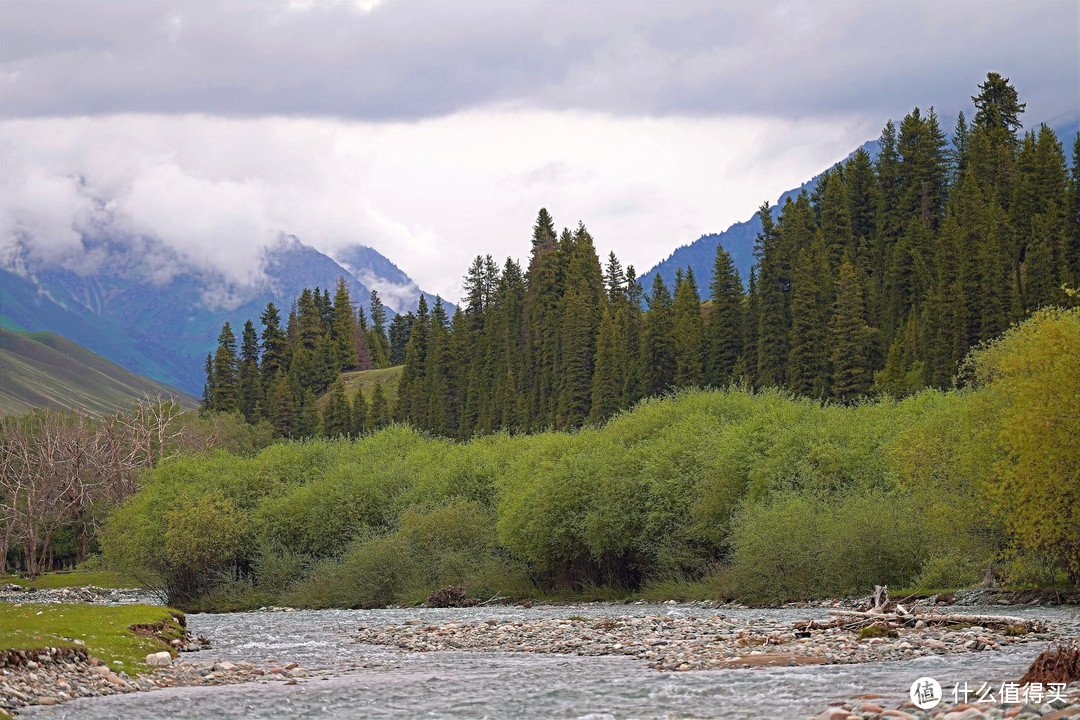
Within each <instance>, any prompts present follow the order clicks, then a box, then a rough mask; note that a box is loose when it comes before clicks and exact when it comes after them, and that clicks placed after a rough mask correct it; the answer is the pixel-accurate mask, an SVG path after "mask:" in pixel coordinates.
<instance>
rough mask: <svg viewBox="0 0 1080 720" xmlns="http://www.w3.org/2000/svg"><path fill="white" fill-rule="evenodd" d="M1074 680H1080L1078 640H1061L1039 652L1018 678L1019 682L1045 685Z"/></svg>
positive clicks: (1079, 648)
mask: <svg viewBox="0 0 1080 720" xmlns="http://www.w3.org/2000/svg"><path fill="white" fill-rule="evenodd" d="M1076 680H1080V641H1077V640H1062V641H1059V642H1057V643H1055V644H1054V645H1051V646H1050V647H1049V648H1047V649H1046V650H1044V651H1043V652H1041V653H1039V657H1037V658H1035V662H1033V663H1031V667H1029V668H1028V669H1027V672H1026V673H1024V677H1022V678H1020V684H1021V685H1028V684H1031V683H1043V684H1044V685H1047V684H1050V683H1071V682H1075V681H1076Z"/></svg>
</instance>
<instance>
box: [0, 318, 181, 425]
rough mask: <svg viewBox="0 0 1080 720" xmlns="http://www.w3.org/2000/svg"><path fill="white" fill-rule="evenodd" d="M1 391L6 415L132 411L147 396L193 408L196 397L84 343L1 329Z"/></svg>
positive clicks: (0, 395) (1, 405)
mask: <svg viewBox="0 0 1080 720" xmlns="http://www.w3.org/2000/svg"><path fill="white" fill-rule="evenodd" d="M0 365H2V366H3V367H4V383H3V386H2V387H0V407H3V414H12V415H18V414H23V413H26V412H29V411H30V410H33V409H34V408H39V407H59V408H71V409H77V410H84V411H88V412H92V413H100V412H106V413H107V412H110V411H113V410H127V409H129V408H130V407H131V406H132V405H134V404H135V403H137V402H139V400H141V399H142V397H143V396H144V395H149V396H150V397H154V396H156V395H163V396H165V397H173V398H174V399H175V400H176V401H177V402H179V403H180V404H181V405H183V406H184V407H185V408H190V409H194V408H195V407H196V405H197V401H196V399H195V398H194V397H192V396H191V395H188V394H187V393H183V392H181V391H180V390H177V389H176V388H173V387H170V386H168V385H165V384H163V383H160V382H157V381H154V380H150V379H149V378H145V377H142V376H140V375H136V374H135V373H133V372H130V371H129V370H125V369H124V368H122V367H120V366H119V365H116V364H115V363H113V362H110V361H109V360H106V359H105V358H103V357H101V356H100V355H98V354H96V353H93V352H91V351H90V350H87V349H86V348H84V347H82V346H81V345H77V344H76V343H73V342H71V341H70V340H67V339H66V338H63V337H61V336H59V335H56V334H54V333H49V332H36V333H20V332H10V331H8V330H5V329H3V328H0Z"/></svg>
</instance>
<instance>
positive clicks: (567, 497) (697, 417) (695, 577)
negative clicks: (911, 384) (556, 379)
mask: <svg viewBox="0 0 1080 720" xmlns="http://www.w3.org/2000/svg"><path fill="white" fill-rule="evenodd" d="M1077 325H1078V321H1077V314H1076V311H1075V310H1072V311H1068V312H1064V311H1048V312H1044V313H1040V314H1037V315H1036V316H1035V317H1034V318H1033V319H1031V320H1029V321H1028V322H1026V323H1024V324H1023V325H1021V326H1019V327H1018V328H1016V329H1014V330H1012V331H1010V332H1009V333H1008V334H1006V335H1005V336H1004V337H1003V338H1002V339H1000V340H999V341H998V342H997V343H995V344H993V345H990V346H987V347H985V348H982V349H980V350H979V351H977V353H976V354H975V355H973V357H972V360H971V361H970V365H969V368H970V369H969V376H967V377H965V378H964V384H965V387H964V388H962V389H956V390H952V391H948V392H942V391H937V390H926V391H923V392H921V393H919V394H917V395H914V396H911V397H909V398H906V399H904V400H903V401H896V400H892V399H888V398H883V399H880V400H877V401H873V402H871V401H864V402H862V403H860V404H856V405H852V406H838V405H829V404H822V403H820V402H815V401H812V400H807V399H798V398H794V397H791V396H790V395H787V394H785V393H782V392H778V391H772V390H764V391H759V392H753V391H750V390H747V389H742V388H731V389H728V390H710V391H704V390H692V391H683V392H681V393H679V394H676V395H672V396H668V397H663V398H655V399H651V400H647V401H645V402H642V403H640V404H639V405H638V406H637V407H636V408H634V409H633V410H631V411H627V412H624V413H622V414H620V415H618V416H616V417H615V418H613V419H611V420H610V421H609V422H608V423H606V424H605V425H603V426H602V427H591V428H585V429H582V430H579V431H577V432H573V433H565V432H546V433H539V434H535V435H518V436H511V435H506V434H502V435H493V436H488V437H484V438H481V439H476V440H473V441H469V442H455V441H450V440H446V439H441V438H435V437H430V436H427V435H424V434H422V433H419V432H417V431H415V430H412V429H410V428H408V427H403V426H394V427H391V428H388V429H385V430H382V431H380V432H378V433H375V434H371V435H368V436H366V437H364V438H361V439H359V440H356V441H348V440H338V441H326V440H318V441H306V442H288V443H282V444H279V445H274V446H272V447H269V448H266V449H265V450H263V451H261V452H260V453H258V454H256V455H253V456H238V455H231V454H228V453H225V452H221V451H218V452H212V453H207V454H202V455H188V456H184V457H181V458H177V459H175V460H171V461H168V462H165V463H162V464H161V465H160V466H159V467H157V468H155V469H154V470H152V471H150V472H148V473H146V474H145V475H144V477H143V488H142V490H141V491H140V492H139V493H137V494H136V495H135V496H134V497H132V498H131V499H129V500H128V501H127V502H126V503H125V504H124V505H123V506H121V507H120V508H119V509H118V510H117V511H115V512H114V513H113V515H112V516H111V517H110V518H109V522H108V526H107V531H106V533H105V550H106V554H107V558H108V560H109V561H110V562H111V563H113V564H114V565H115V566H117V567H118V568H119V569H125V570H129V571H134V572H136V573H137V574H139V575H140V576H142V577H144V578H151V579H153V580H154V581H156V582H160V583H162V584H164V585H165V586H166V587H167V588H168V589H169V590H170V595H171V597H173V598H174V599H176V600H179V601H185V600H190V599H191V597H193V596H197V595H200V594H202V595H208V596H209V595H212V591H213V588H214V583H215V582H216V580H215V579H214V578H215V577H218V576H221V575H222V574H226V575H229V576H230V577H231V578H232V579H231V580H230V582H232V583H233V584H234V585H236V584H237V583H240V582H243V583H247V586H249V587H250V588H253V592H254V595H252V597H256V596H257V597H259V598H260V601H265V599H266V598H267V597H270V598H276V599H277V600H280V601H285V600H288V601H289V602H292V603H294V604H299V605H309V606H313V607H322V606H341V607H347V606H374V605H380V604H386V603H394V602H416V601H420V600H422V599H423V598H424V597H426V595H427V594H428V593H430V592H431V591H433V590H436V589H439V588H440V587H442V586H445V585H448V584H465V585H466V586H467V589H468V591H469V592H470V593H473V594H475V595H481V594H486V593H490V594H491V595H495V594H502V595H515V594H530V593H543V594H556V595H573V594H575V593H580V592H581V591H582V590H583V589H585V588H588V589H591V591H592V592H594V593H598V594H608V593H616V594H617V593H620V592H621V593H626V592H639V591H641V590H642V589H643V588H644V589H645V590H646V591H647V592H648V593H650V596H651V594H652V593H655V592H657V589H659V588H672V589H678V588H683V590H677V591H678V592H680V593H684V594H686V595H688V596H697V595H699V594H700V593H701V592H704V590H702V588H708V590H707V592H709V593H714V594H717V595H725V596H737V597H743V598H747V599H754V600H762V601H774V600H783V599H795V598H813V597H822V596H826V595H838V594H847V593H863V592H867V591H869V590H871V589H872V588H873V586H874V585H875V584H890V585H893V586H894V587H895V586H897V585H899V586H905V587H917V586H921V587H937V586H960V585H966V584H973V583H975V582H977V581H978V580H979V579H981V577H982V576H983V575H984V574H985V573H986V571H987V569H990V570H991V571H992V572H993V573H998V574H999V575H1001V574H1004V575H1006V576H1008V575H1010V568H1011V577H1012V579H1013V580H1014V581H1017V582H1021V581H1023V582H1057V581H1061V580H1064V579H1065V578H1067V577H1070V576H1072V577H1074V578H1075V574H1076V570H1075V568H1076V567H1077V562H1078V561H1077V560H1076V559H1075V558H1076V549H1075V548H1076V547H1080V535H1078V531H1077V529H1076V528H1077V527H1080V523H1077V522H1075V520H1076V517H1077V515H1076V513H1077V507H1078V504H1077V502H1076V498H1075V497H1073V496H1074V495H1075V493H1074V492H1073V491H1074V490H1075V488H1077V487H1080V481H1078V479H1077V477H1076V472H1077V468H1078V467H1080V460H1078V458H1077V446H1076V438H1077V437H1080V428H1077V427H1076V422H1077V420H1076V418H1077V417H1080V407H1078V406H1077V403H1078V402H1080V401H1078V394H1080V393H1078V391H1077V388H1078V387H1080V380H1078V379H1077V377H1076V374H1077V372H1078V370H1077V368H1078V367H1080V349H1078V347H1077V345H1078V344H1080V340H1078V338H1080V332H1078V331H1077ZM218 520H220V521H221V522H218ZM196 567H197V568H200V569H201V570H202V572H198V571H193V569H194V568H196ZM1021 570H1023V571H1024V572H1019V571H1021ZM1074 582H1075V580H1074ZM695 583H697V585H695ZM691 587H694V588H696V589H691Z"/></svg>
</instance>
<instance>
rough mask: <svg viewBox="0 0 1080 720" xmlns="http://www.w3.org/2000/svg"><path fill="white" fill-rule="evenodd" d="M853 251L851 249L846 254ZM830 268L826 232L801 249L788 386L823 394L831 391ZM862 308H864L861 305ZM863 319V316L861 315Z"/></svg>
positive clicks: (809, 393)
mask: <svg viewBox="0 0 1080 720" xmlns="http://www.w3.org/2000/svg"><path fill="white" fill-rule="evenodd" d="M850 256H851V253H850V251H849V252H848V255H847V257H850ZM831 277H832V273H831V272H830V270H829V264H828V251H827V250H826V247H825V239H824V234H823V233H821V232H818V233H817V235H816V236H815V238H814V242H813V243H811V244H810V245H809V246H808V247H804V248H802V249H801V250H800V251H799V255H798V259H797V260H796V263H795V273H794V277H793V279H792V291H791V295H792V297H791V335H790V338H791V340H790V342H791V350H790V352H789V354H788V366H787V386H788V387H789V388H790V389H791V390H792V391H793V392H795V393H797V394H799V395H804V396H807V397H816V398H821V397H825V396H826V394H827V393H828V380H829V355H828V348H827V345H826V338H827V334H828V331H827V324H828V308H829V304H830V301H829V298H830V296H831V295H832V293H831V292H829V291H828V290H827V289H826V287H825V284H826V283H828V282H829V278H831ZM860 309H861V308H860ZM860 320H861V318H860Z"/></svg>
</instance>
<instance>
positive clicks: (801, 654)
mask: <svg viewBox="0 0 1080 720" xmlns="http://www.w3.org/2000/svg"><path fill="white" fill-rule="evenodd" d="M896 634H897V637H895V638H870V639H865V640H860V639H859V636H858V631H857V630H848V629H845V628H836V627H833V628H825V629H815V630H811V631H809V632H807V631H802V630H800V631H798V632H796V631H795V630H794V629H793V628H792V629H789V628H781V627H779V626H778V625H776V624H775V622H765V621H758V620H745V619H728V618H726V617H724V616H723V615H721V614H712V615H711V616H709V617H703V618H698V617H691V616H686V617H671V616H666V615H665V616H649V617H620V618H611V617H594V618H583V617H579V616H572V617H571V618H565V619H563V618H555V619H551V618H548V619H537V620H527V621H522V622H501V623H500V622H497V621H494V620H487V621H481V622H475V623H460V622H450V623H446V624H444V625H423V624H417V623H415V622H412V621H406V622H404V623H402V624H400V625H391V626H389V627H375V628H366V627H365V628H359V629H358V631H357V634H356V635H355V638H356V640H357V641H358V642H362V643H369V644H372V645H385V646H391V647H397V648H401V649H403V650H409V651H415V652H433V651H440V650H464V651H482V652H484V651H493V650H497V651H505V652H534V653H555V654H570V655H589V656H595V655H629V656H632V657H636V658H637V659H639V660H643V661H645V662H646V663H647V664H648V665H649V667H652V668H656V669H657V670H664V671H684V670H704V669H715V668H746V667H758V666H762V665H770V666H775V665H805V664H822V663H829V664H837V663H862V662H877V661H887V660H904V659H911V658H913V657H918V656H926V655H945V654H952V653H966V652H975V651H993V650H1000V649H1001V648H1002V647H1003V646H1006V645H1012V644H1015V643H1024V642H1032V641H1035V640H1041V639H1044V638H1045V634H1044V633H1038V634H1036V633H1028V634H1026V635H1019V636H1006V635H1005V634H1004V633H1000V634H999V633H997V632H994V631H992V630H990V629H988V628H981V627H980V628H967V629H950V628H949V627H947V626H943V625H934V624H931V625H924V627H923V628H921V629H918V630H916V629H914V628H906V627H902V628H899V629H898V630H897V633H896Z"/></svg>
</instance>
